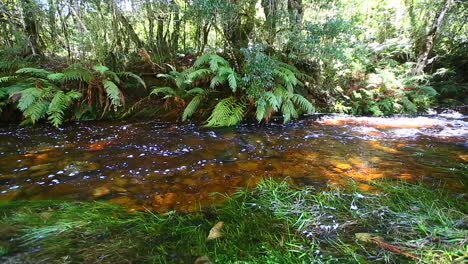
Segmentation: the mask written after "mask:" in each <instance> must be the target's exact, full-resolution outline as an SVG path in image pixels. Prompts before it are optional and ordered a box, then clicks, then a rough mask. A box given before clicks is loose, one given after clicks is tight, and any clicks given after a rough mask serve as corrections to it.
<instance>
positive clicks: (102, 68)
mask: <svg viewBox="0 0 468 264" xmlns="http://www.w3.org/2000/svg"><path fill="white" fill-rule="evenodd" d="M93 70H95V71H97V72H99V73H102V74H104V73H105V72H107V71H109V68H107V67H106V66H104V65H95V66H93Z"/></svg>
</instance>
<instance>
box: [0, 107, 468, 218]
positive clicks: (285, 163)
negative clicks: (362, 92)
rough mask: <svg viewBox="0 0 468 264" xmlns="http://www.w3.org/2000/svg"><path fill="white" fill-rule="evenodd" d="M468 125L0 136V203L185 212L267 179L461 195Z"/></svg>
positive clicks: (456, 119)
mask: <svg viewBox="0 0 468 264" xmlns="http://www.w3.org/2000/svg"><path fill="white" fill-rule="evenodd" d="M467 139H468V119H467V117H466V116H464V115H461V114H459V113H457V112H446V113H442V114H438V115H429V116H420V117H393V118H377V117H352V116H342V115H324V116H318V117H317V116H316V117H309V118H306V119H304V120H301V121H297V122H295V123H291V124H288V125H279V124H271V125H268V126H265V127H258V126H252V125H245V126H239V127H237V128H228V129H226V128H224V129H209V128H203V127H197V126H194V125H170V124H166V123H159V122H133V123H124V122H102V123H83V124H76V125H70V126H68V127H66V128H63V129H54V128H51V127H42V126H37V127H27V128H19V127H13V126H11V127H3V128H0V157H1V159H0V199H1V200H13V199H80V200H94V199H103V200H110V201H112V202H116V203H120V204H123V205H125V206H127V207H129V208H130V209H132V210H144V209H145V208H147V209H150V210H153V211H158V212H165V211H168V210H174V209H175V210H179V211H181V212H191V211H195V210H198V209H199V208H200V206H204V205H207V204H213V203H218V202H221V201H222V196H221V195H215V193H231V192H233V191H235V190H236V188H237V187H240V186H254V185H255V184H256V183H257V182H258V181H259V180H261V179H262V178H263V177H273V178H282V177H291V178H292V179H293V180H294V182H296V183H297V184H305V185H318V186H325V185H326V184H333V183H334V184H341V183H345V182H347V181H348V179H349V178H352V179H355V180H356V181H358V182H359V183H360V187H361V188H363V189H368V188H369V185H367V184H366V182H368V181H370V180H374V179H379V178H394V179H403V180H410V181H415V180H424V181H426V182H428V183H439V182H441V181H442V182H443V184H445V185H447V186H448V187H449V188H451V189H452V190H454V191H456V192H466V184H467V181H468V179H467V178H468V177H467V174H468V173H467V162H468V153H467V151H466V150H467V148H468V145H467Z"/></svg>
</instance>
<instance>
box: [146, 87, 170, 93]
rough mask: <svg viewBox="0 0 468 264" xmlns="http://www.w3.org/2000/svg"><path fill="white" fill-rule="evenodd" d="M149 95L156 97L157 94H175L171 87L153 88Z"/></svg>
mask: <svg viewBox="0 0 468 264" xmlns="http://www.w3.org/2000/svg"><path fill="white" fill-rule="evenodd" d="M150 94H154V95H158V94H170V95H176V92H175V91H174V89H172V88H171V87H157V88H154V89H153V90H152V91H151V93H150Z"/></svg>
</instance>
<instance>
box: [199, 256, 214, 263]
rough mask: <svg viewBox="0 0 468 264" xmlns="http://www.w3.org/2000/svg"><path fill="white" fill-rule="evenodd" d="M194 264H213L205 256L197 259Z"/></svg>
mask: <svg viewBox="0 0 468 264" xmlns="http://www.w3.org/2000/svg"><path fill="white" fill-rule="evenodd" d="M194 264H213V262H211V261H210V259H209V258H208V257H207V256H201V257H198V258H197V259H196V260H195V262H194Z"/></svg>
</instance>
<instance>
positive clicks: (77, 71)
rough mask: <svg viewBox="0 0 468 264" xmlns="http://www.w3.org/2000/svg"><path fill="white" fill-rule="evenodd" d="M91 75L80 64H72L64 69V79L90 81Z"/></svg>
mask: <svg viewBox="0 0 468 264" xmlns="http://www.w3.org/2000/svg"><path fill="white" fill-rule="evenodd" d="M92 79H93V75H92V74H91V72H89V71H88V70H87V69H85V68H83V66H81V65H80V64H72V65H70V66H68V68H66V69H65V71H64V81H84V82H90V81H91V80H92Z"/></svg>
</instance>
